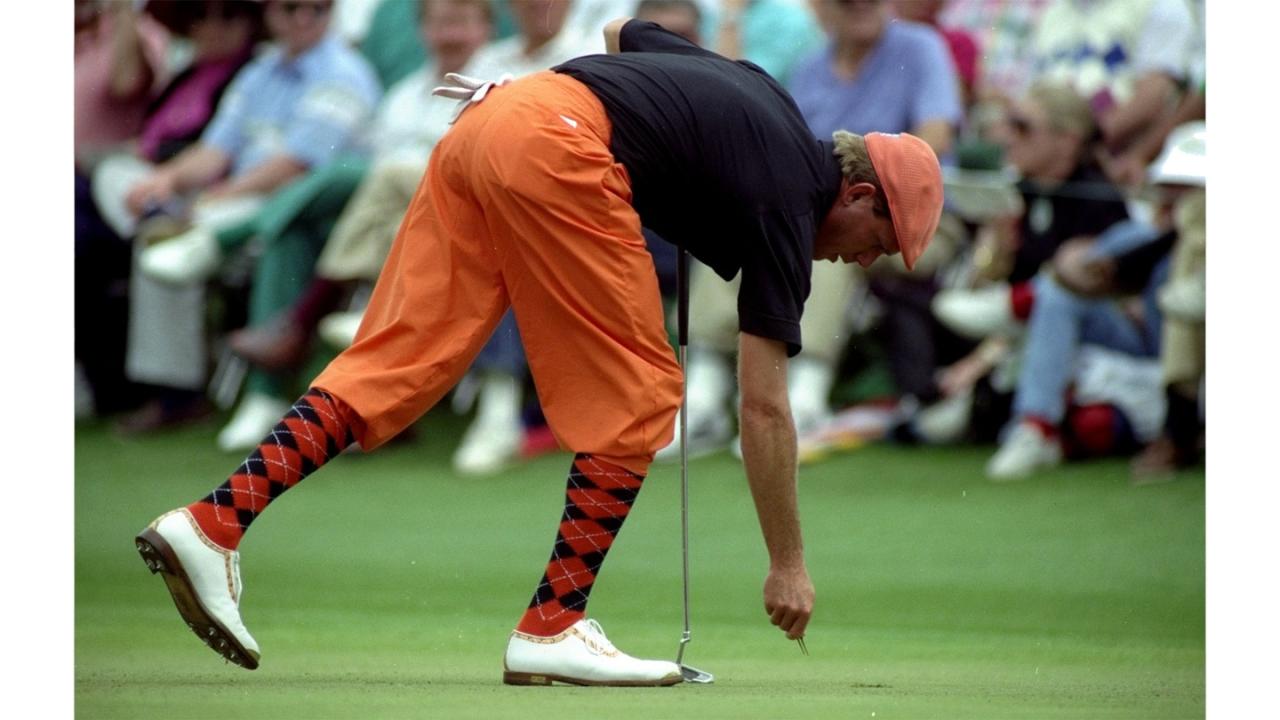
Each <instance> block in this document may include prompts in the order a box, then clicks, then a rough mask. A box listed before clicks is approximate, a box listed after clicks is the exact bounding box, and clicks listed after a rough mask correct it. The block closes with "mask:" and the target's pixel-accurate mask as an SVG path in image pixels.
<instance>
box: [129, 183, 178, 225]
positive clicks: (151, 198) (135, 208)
mask: <svg viewBox="0 0 1280 720" xmlns="http://www.w3.org/2000/svg"><path fill="white" fill-rule="evenodd" d="M175 192H176V188H175V183H174V180H173V177H172V176H170V175H169V173H166V172H154V173H152V174H150V175H148V176H147V177H145V178H143V179H142V181H141V182H139V183H138V184H137V185H134V186H133V187H132V188H130V189H129V193H128V194H127V195H125V199H124V202H125V206H126V207H128V208H129V212H131V213H133V215H134V217H141V216H142V213H143V212H145V211H146V209H147V207H148V206H149V205H152V204H158V203H164V202H166V201H168V200H169V199H170V198H172V197H173V196H174V194H175Z"/></svg>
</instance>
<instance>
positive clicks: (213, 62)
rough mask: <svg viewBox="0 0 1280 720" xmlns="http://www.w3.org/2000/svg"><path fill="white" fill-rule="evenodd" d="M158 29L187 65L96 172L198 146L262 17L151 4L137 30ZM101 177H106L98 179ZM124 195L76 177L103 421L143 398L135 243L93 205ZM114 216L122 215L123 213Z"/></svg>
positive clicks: (253, 6) (82, 344) (83, 284)
mask: <svg viewBox="0 0 1280 720" xmlns="http://www.w3.org/2000/svg"><path fill="white" fill-rule="evenodd" d="M114 5H115V10H114V11H115V12H116V13H121V12H123V9H127V8H128V7H129V3H115V4H114ZM151 18H154V19H151ZM157 21H158V22H159V23H160V24H161V25H163V26H164V27H166V28H167V29H168V30H169V31H170V32H171V33H172V35H173V36H174V37H175V38H180V39H186V40H188V41H189V47H190V60H189V61H188V62H187V63H186V65H185V67H182V68H181V69H179V70H178V72H177V73H176V75H174V76H173V77H172V79H170V80H168V81H166V82H165V83H164V84H163V87H161V88H160V89H159V90H158V92H155V93H152V94H151V95H149V104H148V105H147V108H146V110H145V112H144V114H143V116H142V123H141V126H140V127H139V130H138V133H137V134H136V135H135V136H134V137H131V138H128V140H127V141H121V142H116V143H115V144H114V145H113V146H112V147H113V148H114V149H113V150H112V151H111V154H110V155H107V156H105V157H98V156H101V155H102V153H103V152H106V148H104V147H100V148H99V149H98V150H97V151H96V152H94V153H91V154H92V155H94V156H95V162H94V165H95V166H101V167H104V168H110V167H115V166H119V165H121V164H123V165H128V166H144V167H145V165H146V164H147V163H156V162H163V161H165V160H168V159H169V158H171V157H173V156H174V155H176V154H177V153H178V152H180V151H181V150H183V149H184V148H185V147H186V146H187V145H190V144H191V143H193V142H195V141H196V140H197V139H198V137H199V134H200V132H201V131H202V130H203V129H204V127H205V126H206V125H207V124H208V122H209V120H210V119H211V118H212V117H213V111H214V108H215V107H216V105H217V102H218V99H219V98H220V97H221V96H222V93H223V91H224V90H225V89H226V87H227V85H228V84H229V83H230V82H231V78H232V76H234V75H235V73H236V72H237V71H238V70H239V69H240V68H241V67H243V66H244V65H245V64H246V63H247V62H248V61H249V59H250V58H251V56H252V52H253V47H254V44H255V43H256V42H257V40H258V37H259V34H260V31H261V8H260V5H259V3H256V2H250V1H249V0H226V1H223V0H209V1H208V2H175V1H173V0H166V1H162V2H157V1H155V0H153V1H152V2H149V3H147V5H146V8H145V14H144V15H142V16H141V17H139V18H138V19H137V20H136V21H135V22H134V24H135V25H141V24H143V23H145V22H152V23H154V22H157ZM106 125H108V126H110V125H111V123H106ZM81 159H82V160H84V159H87V158H85V157H83V156H82V158H81ZM82 167H83V166H82ZM94 177H97V178H100V177H101V175H100V174H99V173H96V172H95V173H94ZM126 191H127V188H124V187H112V185H111V183H110V181H109V180H108V181H103V182H100V183H98V184H97V185H93V184H91V182H90V180H89V178H87V177H84V176H82V175H80V174H79V173H77V176H76V295H75V298H76V318H77V322H76V348H77V350H76V358H77V361H78V362H79V363H80V364H81V366H82V368H83V370H84V373H85V376H86V379H87V380H88V383H89V385H90V388H91V389H92V391H93V394H94V405H95V410H96V411H97V412H99V413H103V414H110V413H112V412H116V411H119V410H125V409H128V408H129V407H130V406H132V405H135V404H136V402H137V401H138V399H139V398H138V391H137V390H136V389H135V388H134V387H133V386H132V385H131V384H130V383H128V382H126V381H125V379H124V356H125V336H126V333H127V330H126V327H127V318H128V293H127V288H128V277H129V266H130V262H131V261H130V255H131V248H130V243H129V242H128V240H129V239H130V238H128V237H127V236H126V237H124V238H121V237H120V236H119V235H118V234H117V232H116V231H115V230H113V229H112V227H111V226H112V225H117V226H119V225H120V224H121V221H119V220H117V222H115V223H108V221H107V220H105V219H104V218H103V217H102V216H101V214H100V213H99V211H98V208H97V206H96V205H95V203H94V201H93V198H94V197H100V196H103V195H111V194H113V193H114V194H116V195H117V196H119V197H120V198H123V195H124V193H125V192H126ZM117 206H118V207H121V208H123V203H122V202H118V203H117ZM125 224H129V225H131V222H128V221H126V223H125Z"/></svg>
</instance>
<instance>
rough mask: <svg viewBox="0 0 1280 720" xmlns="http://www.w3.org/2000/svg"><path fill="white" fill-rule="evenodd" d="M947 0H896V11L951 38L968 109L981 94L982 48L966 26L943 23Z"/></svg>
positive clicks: (894, 4)
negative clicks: (979, 81) (960, 26)
mask: <svg viewBox="0 0 1280 720" xmlns="http://www.w3.org/2000/svg"><path fill="white" fill-rule="evenodd" d="M946 5H947V0H893V14H894V15H896V16H897V17H899V18H901V19H903V20H910V21H911V22H915V23H920V24H921V25H928V26H929V27H931V28H933V29H934V30H937V31H938V34H940V35H942V37H943V39H945V40H946V41H947V47H948V48H950V50H951V59H952V60H953V61H955V64H956V73H957V75H958V76H959V78H960V101H961V103H962V104H963V105H964V107H965V109H966V112H967V110H968V108H969V106H970V105H971V104H972V103H973V101H974V99H975V97H976V96H977V87H978V73H979V65H980V62H979V61H980V60H981V57H982V52H981V51H980V50H979V49H978V42H977V40H976V39H975V38H974V36H973V35H972V34H971V33H970V32H968V31H967V30H965V29H963V28H958V27H951V26H946V25H943V23H942V21H941V19H940V18H941V15H942V11H943V10H944V9H945V8H946Z"/></svg>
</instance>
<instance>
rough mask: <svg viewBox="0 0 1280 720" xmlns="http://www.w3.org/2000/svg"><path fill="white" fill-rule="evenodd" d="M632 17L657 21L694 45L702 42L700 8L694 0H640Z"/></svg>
mask: <svg viewBox="0 0 1280 720" xmlns="http://www.w3.org/2000/svg"><path fill="white" fill-rule="evenodd" d="M634 17H635V18H636V19H638V20H647V21H649V22H654V23H657V24H659V25H661V26H662V27H664V28H666V29H667V30H669V31H671V32H673V33H675V34H676V35H679V36H680V37H682V38H684V39H685V40H688V41H689V42H691V43H693V44H694V45H701V44H702V9H701V8H699V7H698V3H696V2H694V0H640V2H639V3H638V4H637V5H636V11H635V14H634Z"/></svg>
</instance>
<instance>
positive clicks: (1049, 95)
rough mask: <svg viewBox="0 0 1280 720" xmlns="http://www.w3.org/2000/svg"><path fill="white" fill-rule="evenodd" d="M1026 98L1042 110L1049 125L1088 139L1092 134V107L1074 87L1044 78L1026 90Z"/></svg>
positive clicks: (1059, 130) (1060, 130)
mask: <svg viewBox="0 0 1280 720" xmlns="http://www.w3.org/2000/svg"><path fill="white" fill-rule="evenodd" d="M1027 99H1028V100H1030V101H1031V102H1033V103H1035V104H1036V106H1037V107H1039V108H1040V109H1041V110H1043V111H1044V114H1045V117H1046V118H1047V119H1048V125H1049V127H1051V128H1053V129H1054V130H1057V131H1058V132H1069V133H1074V134H1076V135H1079V136H1080V137H1082V138H1085V139H1088V138H1090V137H1092V136H1093V131H1094V127H1095V125H1094V120H1093V108H1091V107H1090V106H1089V101H1088V100H1086V99H1085V98H1084V97H1083V96H1082V95H1080V93H1078V92H1076V90H1075V88H1073V87H1071V86H1070V85H1064V84H1062V83H1055V82H1050V81H1046V80H1041V81H1039V82H1036V83H1035V84H1033V85H1032V86H1031V88H1030V89H1029V90H1027Z"/></svg>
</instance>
